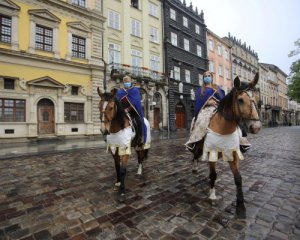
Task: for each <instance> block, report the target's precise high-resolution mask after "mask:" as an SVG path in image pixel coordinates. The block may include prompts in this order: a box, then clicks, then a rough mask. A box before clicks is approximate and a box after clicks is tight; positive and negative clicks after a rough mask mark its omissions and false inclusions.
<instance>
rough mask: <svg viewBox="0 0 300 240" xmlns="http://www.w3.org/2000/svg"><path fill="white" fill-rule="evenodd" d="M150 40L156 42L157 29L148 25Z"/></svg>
mask: <svg viewBox="0 0 300 240" xmlns="http://www.w3.org/2000/svg"><path fill="white" fill-rule="evenodd" d="M150 41H151V42H155V43H158V30H157V28H155V27H150Z"/></svg>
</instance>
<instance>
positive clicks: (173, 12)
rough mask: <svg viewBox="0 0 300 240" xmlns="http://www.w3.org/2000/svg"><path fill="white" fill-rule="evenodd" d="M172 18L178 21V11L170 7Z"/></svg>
mask: <svg viewBox="0 0 300 240" xmlns="http://www.w3.org/2000/svg"><path fill="white" fill-rule="evenodd" d="M170 18H171V19H173V20H175V21H176V11H175V10H174V9H172V8H170Z"/></svg>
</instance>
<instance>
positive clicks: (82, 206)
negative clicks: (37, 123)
mask: <svg viewBox="0 0 300 240" xmlns="http://www.w3.org/2000/svg"><path fill="white" fill-rule="evenodd" d="M249 139H250V141H251V143H252V144H253V148H252V149H251V150H250V151H249V152H247V153H246V154H245V160H244V161H243V162H242V163H241V174H242V176H243V189H244V193H245V200H246V218H245V219H238V218H237V217H236V215H235V211H236V210H235V185H234V181H233V176H232V174H231V172H230V170H229V166H228V164H225V163H224V162H219V163H218V165H217V171H218V179H217V182H216V189H217V195H218V196H219V199H218V200H217V201H216V202H214V203H211V202H210V201H208V199H207V196H208V178H207V176H208V168H207V164H206V163H204V162H203V163H201V165H200V166H201V170H200V172H199V173H198V174H192V173H191V162H190V159H191V155H190V154H189V153H188V152H187V151H185V149H184V147H183V143H184V142H185V140H186V139H184V138H182V139H172V140H160V141H156V142H154V143H153V145H152V149H151V152H150V156H149V158H148V159H147V161H146V162H145V164H144V174H143V176H142V177H137V176H136V175H135V173H136V170H137V160H136V158H135V156H134V157H133V158H132V159H131V160H130V163H129V168H128V171H127V172H128V174H127V178H126V186H127V199H126V202H125V203H119V202H118V195H117V193H116V192H114V191H113V184H114V181H115V170H114V165H113V160H112V158H111V157H110V155H108V154H106V152H105V151H104V150H103V149H92V150H77V151H73V152H67V153H53V154H45V155H39V156H30V157H29V156H27V157H23V158H22V157H19V158H11V159H7V160H1V161H0V239H164V240H167V239H230V240H231V239H249V240H250V239H300V214H299V210H300V178H299V175H300V157H299V156H300V147H299V146H300V128H299V127H286V128H269V129H263V130H262V131H261V133H260V134H258V135H253V136H251V137H249Z"/></svg>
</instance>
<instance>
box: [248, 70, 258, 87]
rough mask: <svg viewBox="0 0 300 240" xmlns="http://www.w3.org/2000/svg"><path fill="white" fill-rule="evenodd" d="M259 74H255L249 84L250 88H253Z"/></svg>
mask: <svg viewBox="0 0 300 240" xmlns="http://www.w3.org/2000/svg"><path fill="white" fill-rule="evenodd" d="M258 78H259V74H258V72H257V73H256V74H255V76H254V79H253V80H252V81H251V82H250V83H249V87H250V88H254V87H255V85H256V84H257V82H258Z"/></svg>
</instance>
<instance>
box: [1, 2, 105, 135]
mask: <svg viewBox="0 0 300 240" xmlns="http://www.w3.org/2000/svg"><path fill="white" fill-rule="evenodd" d="M0 18H1V39H0V122H1V124H0V141H6V140H9V139H15V138H18V139H24V140H25V139H36V138H39V137H41V138H44V137H58V136H71V135H72V136H74V135H75V136H76V135H95V134H100V127H99V125H100V124H99V114H98V109H97V106H98V101H99V97H98V96H97V94H96V93H97V91H96V88H97V87H98V86H100V87H101V86H102V80H103V70H104V64H103V61H102V60H101V59H102V34H103V23H104V21H105V18H104V17H103V16H102V2H101V0H82V1H75V0H72V1H71V0H64V1H63V0H49V1H35V0H2V1H1V2H0Z"/></svg>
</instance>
